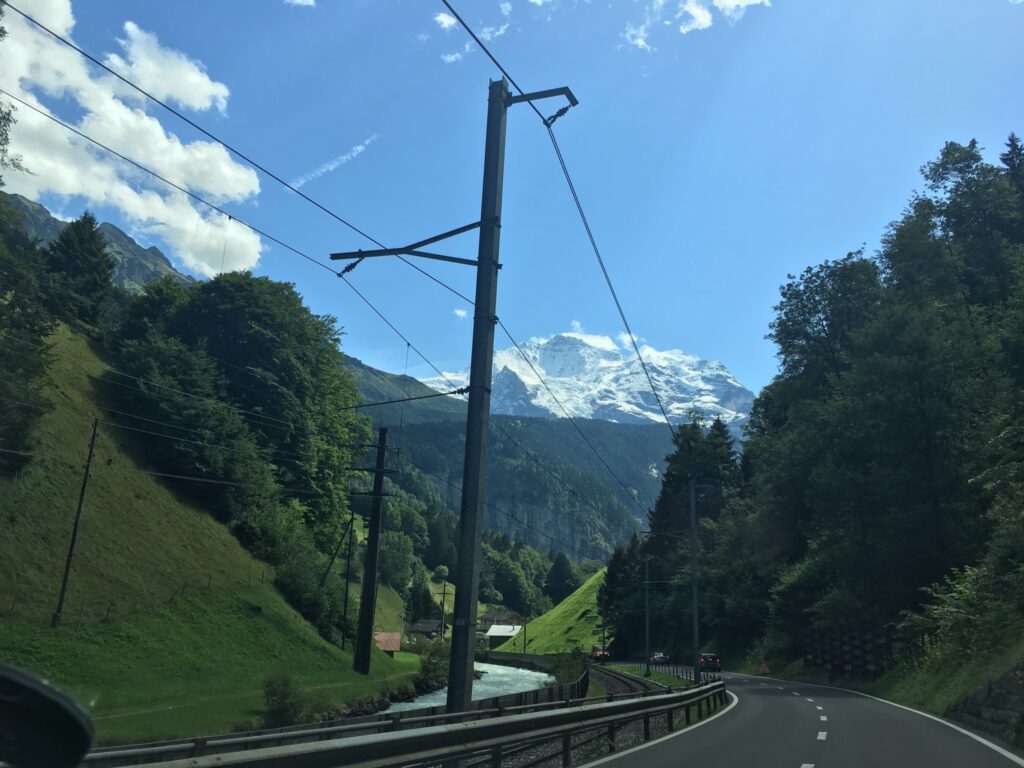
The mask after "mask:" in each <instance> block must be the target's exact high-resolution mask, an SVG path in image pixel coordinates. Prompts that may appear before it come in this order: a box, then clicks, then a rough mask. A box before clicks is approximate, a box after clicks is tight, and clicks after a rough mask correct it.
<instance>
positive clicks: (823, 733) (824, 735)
mask: <svg viewBox="0 0 1024 768" xmlns="http://www.w3.org/2000/svg"><path fill="white" fill-rule="evenodd" d="M827 738H828V731H818V741H824V740H825V739H827Z"/></svg>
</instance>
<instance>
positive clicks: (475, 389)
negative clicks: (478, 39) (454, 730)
mask: <svg viewBox="0 0 1024 768" xmlns="http://www.w3.org/2000/svg"><path fill="white" fill-rule="evenodd" d="M508 97H509V93H508V83H507V82H506V81H505V79H504V78H502V79H501V80H498V81H497V82H492V83H491V84H490V89H489V91H488V99H487V140H486V145H485V148H484V183H483V195H482V198H481V204H480V245H479V250H478V252H477V269H476V302H475V308H474V313H473V352H472V358H471V362H470V370H469V409H468V414H467V417H466V458H465V464H464V470H463V475H462V509H461V512H460V515H459V559H458V564H457V567H456V573H455V617H454V618H455V621H454V625H453V626H452V650H451V661H450V665H449V669H450V671H449V677H448V698H447V702H446V703H447V709H448V712H464V711H465V710H466V709H467V708H468V706H469V704H470V702H471V701H472V693H473V657H474V655H475V645H476V607H477V599H478V597H479V587H480V536H481V512H482V507H483V502H484V499H485V498H486V492H487V484H486V476H485V472H486V469H487V433H488V430H487V428H488V422H489V420H490V410H491V365H492V363H493V358H494V325H495V322H496V318H495V307H496V302H497V295H498V246H499V238H500V234H501V218H500V217H501V186H502V179H503V176H504V172H505V123H506V116H507V113H508Z"/></svg>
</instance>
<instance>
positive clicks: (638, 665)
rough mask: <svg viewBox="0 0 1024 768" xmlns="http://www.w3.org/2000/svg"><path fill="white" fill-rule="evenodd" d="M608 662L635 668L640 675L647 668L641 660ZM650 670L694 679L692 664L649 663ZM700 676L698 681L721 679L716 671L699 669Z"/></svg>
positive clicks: (684, 678)
mask: <svg viewBox="0 0 1024 768" xmlns="http://www.w3.org/2000/svg"><path fill="white" fill-rule="evenodd" d="M610 663H612V664H615V665H617V666H620V667H626V668H628V669H631V670H635V671H636V672H637V673H638V674H640V675H642V674H643V673H644V672H645V671H646V669H647V664H646V663H645V662H643V661H612V662H610ZM651 671H652V672H660V673H662V674H664V675H668V676H670V677H678V678H679V679H680V680H687V681H689V682H693V680H694V675H693V665H684V664H651ZM700 676H701V680H700V682H709V681H711V682H713V681H715V680H721V679H722V677H721V675H720V674H719V673H717V672H707V671H701V673H700Z"/></svg>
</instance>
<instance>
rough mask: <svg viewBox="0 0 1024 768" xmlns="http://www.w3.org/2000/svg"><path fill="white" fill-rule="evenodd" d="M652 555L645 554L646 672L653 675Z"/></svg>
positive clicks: (648, 675)
mask: <svg viewBox="0 0 1024 768" xmlns="http://www.w3.org/2000/svg"><path fill="white" fill-rule="evenodd" d="M650 565H651V556H650V555H644V657H645V661H644V664H645V666H644V674H645V675H647V677H650V676H651V598H650V584H651V571H650Z"/></svg>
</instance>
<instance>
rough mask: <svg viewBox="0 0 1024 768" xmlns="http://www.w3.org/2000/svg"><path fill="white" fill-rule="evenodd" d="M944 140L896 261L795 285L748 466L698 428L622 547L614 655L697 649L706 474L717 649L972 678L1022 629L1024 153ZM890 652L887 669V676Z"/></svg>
mask: <svg viewBox="0 0 1024 768" xmlns="http://www.w3.org/2000/svg"><path fill="white" fill-rule="evenodd" d="M999 160H1000V162H999V163H998V164H992V163H989V162H986V161H985V159H984V157H983V155H982V150H981V148H980V147H979V146H978V144H977V143H976V142H974V141H972V142H970V143H968V144H966V145H961V144H957V143H953V142H950V143H947V144H946V145H945V146H944V147H943V148H942V151H941V152H940V153H939V156H938V157H937V158H936V159H935V160H934V161H932V162H929V163H928V164H927V165H925V166H924V168H923V169H922V173H923V177H924V184H925V191H924V192H922V193H920V194H915V195H913V196H912V197H911V199H910V201H909V202H908V204H907V206H906V208H905V210H904V211H903V212H902V214H901V215H900V216H899V218H898V219H897V220H896V221H894V222H893V223H892V224H891V225H890V226H889V228H888V229H887V230H886V232H885V234H884V237H883V239H882V245H881V248H880V250H879V252H878V253H877V254H875V255H868V254H865V253H864V252H862V251H857V252H854V253H850V254H848V255H846V256H845V257H843V258H841V259H838V260H835V261H825V262H823V263H821V264H819V265H817V266H813V267H809V268H807V269H806V270H805V271H804V272H803V273H802V274H800V275H797V276H790V279H789V281H788V282H787V283H786V284H785V285H783V286H782V289H781V299H780V301H779V303H778V305H777V306H776V308H775V309H776V316H775V320H774V321H773V322H772V324H771V328H770V331H769V337H770V338H771V340H772V341H773V342H774V343H775V345H776V347H777V353H778V360H779V372H778V374H777V375H776V376H775V378H774V379H773V380H772V381H771V383H770V384H769V385H768V386H767V387H766V388H765V389H764V390H763V391H762V392H761V393H760V395H759V396H758V397H757V400H756V402H755V405H754V410H753V414H752V416H751V422H750V425H749V427H748V428H747V440H746V443H745V444H744V446H743V451H742V453H740V452H739V451H738V450H737V446H736V445H735V444H734V443H733V441H732V440H731V439H730V438H729V435H728V433H727V432H726V430H725V429H724V427H723V426H722V425H721V424H720V423H718V422H713V423H711V424H699V423H694V424H690V425H682V426H680V427H679V428H678V430H677V435H676V440H675V450H674V452H673V453H672V454H671V455H670V456H669V458H668V463H669V466H668V471H667V473H666V475H665V479H664V483H663V486H662V489H661V492H660V495H659V496H658V500H657V503H656V504H655V507H654V509H653V511H652V512H651V515H650V535H649V537H648V538H646V539H645V540H642V541H641V540H640V539H634V540H633V541H632V543H631V544H630V545H629V546H627V547H622V548H619V549H617V550H616V551H615V553H614V554H613V556H612V558H611V561H610V563H609V567H608V575H607V581H606V587H605V589H604V593H603V600H604V605H605V618H606V621H607V622H608V624H609V626H610V627H613V628H614V635H615V651H616V652H617V653H618V654H620V655H636V654H638V653H642V652H643V623H642V622H641V621H638V618H640V617H641V616H642V587H641V582H642V581H643V579H644V576H643V573H644V564H645V560H647V565H648V567H649V571H650V576H649V579H650V581H651V582H652V584H651V590H652V594H653V595H654V598H653V599H652V603H653V604H655V605H657V606H658V607H657V609H656V611H655V617H654V619H653V620H652V634H653V640H652V643H653V647H655V648H658V649H665V650H669V649H671V651H672V653H673V654H674V655H677V656H679V655H683V656H685V657H689V654H690V653H691V643H690V637H691V634H690V621H691V616H692V613H691V609H692V602H691V600H690V584H691V572H690V564H689V563H690V558H689V545H690V533H689V515H688V501H689V499H688V496H689V485H690V480H691V479H694V480H695V481H696V508H697V513H698V516H699V527H698V541H699V563H700V566H699V567H700V577H699V584H700V588H701V595H700V605H699V610H700V620H701V629H702V638H704V639H705V640H706V642H705V643H704V645H705V646H706V647H708V646H710V647H715V648H718V649H720V650H722V651H724V652H727V653H728V652H731V653H732V654H733V658H732V660H731V662H730V663H737V662H738V661H739V660H740V659H737V658H736V657H740V658H742V657H743V656H744V655H746V656H747V657H748V658H751V659H754V660H756V659H759V658H762V657H764V656H765V655H769V656H772V657H774V658H782V659H785V660H791V659H799V658H801V657H806V658H809V659H810V658H814V656H815V651H814V648H813V647H812V646H813V645H814V642H815V641H814V638H821V637H822V636H825V635H828V634H829V633H842V632H848V631H850V630H851V629H858V630H863V631H867V632H876V633H880V634H881V635H882V636H888V637H895V639H896V642H897V643H898V644H899V645H901V646H902V647H903V648H904V649H906V651H907V652H906V653H904V654H903V657H904V658H903V660H904V661H906V660H907V658H908V657H911V658H914V659H915V660H916V662H915V663H920V664H925V665H934V669H936V670H939V669H942V668H943V667H944V666H945V668H947V669H948V668H949V667H950V666H956V665H957V664H958V663H960V662H958V661H957V660H958V659H963V658H965V657H966V656H965V655H970V657H971V658H979V657H980V656H984V655H985V654H989V653H991V652H993V651H995V650H998V649H1000V648H1002V647H1006V646H1008V645H1009V644H1010V643H1012V642H1017V641H1018V640H1019V638H1020V637H1021V636H1024V395H1022V393H1024V146H1022V144H1021V142H1020V141H1019V140H1018V139H1017V137H1016V136H1015V135H1012V134H1011V135H1010V137H1009V140H1008V141H1007V143H1006V147H1005V151H1003V152H1002V153H1001V154H1000V156H999ZM892 661H893V659H892V658H889V659H880V660H878V661H877V663H876V664H875V667H876V670H875V671H877V666H879V665H884V664H890V663H892Z"/></svg>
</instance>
